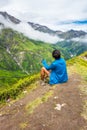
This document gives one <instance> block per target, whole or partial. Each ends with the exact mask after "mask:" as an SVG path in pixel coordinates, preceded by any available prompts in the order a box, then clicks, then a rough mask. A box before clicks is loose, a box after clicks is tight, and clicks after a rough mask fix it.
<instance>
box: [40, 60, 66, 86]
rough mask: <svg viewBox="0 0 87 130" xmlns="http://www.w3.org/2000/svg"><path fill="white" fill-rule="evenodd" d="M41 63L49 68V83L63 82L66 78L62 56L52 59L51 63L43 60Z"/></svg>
mask: <svg viewBox="0 0 87 130" xmlns="http://www.w3.org/2000/svg"><path fill="white" fill-rule="evenodd" d="M42 64H43V66H44V67H45V68H46V69H47V70H51V72H50V80H49V84H51V85H52V84H58V83H64V82H66V81H67V80H68V75H67V68H66V62H65V60H64V59H63V58H60V59H57V60H54V61H53V62H52V63H51V65H48V64H47V63H46V61H45V60H43V61H42Z"/></svg>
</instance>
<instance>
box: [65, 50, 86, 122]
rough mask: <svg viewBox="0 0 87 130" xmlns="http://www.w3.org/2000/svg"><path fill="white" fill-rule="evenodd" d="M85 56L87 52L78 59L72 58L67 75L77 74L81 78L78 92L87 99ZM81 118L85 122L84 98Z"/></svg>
mask: <svg viewBox="0 0 87 130" xmlns="http://www.w3.org/2000/svg"><path fill="white" fill-rule="evenodd" d="M85 56H87V52H85V53H84V54H82V55H81V56H79V57H78V58H77V57H76V58H73V59H71V60H69V62H68V63H67V64H68V72H69V74H72V73H78V74H79V75H80V76H81V84H80V86H79V89H80V92H81V94H82V95H84V96H85V97H87V60H86V59H87V57H86V59H84V57H85ZM81 116H83V117H84V118H85V119H86V120H87V100H86V98H85V99H84V101H83V112H82V113H81Z"/></svg>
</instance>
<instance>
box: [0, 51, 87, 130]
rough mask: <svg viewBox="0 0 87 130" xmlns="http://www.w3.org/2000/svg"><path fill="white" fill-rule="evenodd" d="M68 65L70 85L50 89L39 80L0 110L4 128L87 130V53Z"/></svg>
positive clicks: (2, 127) (55, 86)
mask: <svg viewBox="0 0 87 130" xmlns="http://www.w3.org/2000/svg"><path fill="white" fill-rule="evenodd" d="M78 61H79V62H78ZM67 65H68V66H67V67H68V74H69V81H68V82H67V83H64V84H58V85H54V86H51V87H50V86H49V85H48V84H45V86H42V84H41V83H40V80H38V81H36V82H35V83H32V84H31V85H29V86H28V88H27V89H25V90H24V91H23V93H22V95H21V96H22V97H19V98H17V100H15V101H14V102H13V100H11V99H10V98H9V99H8V100H7V104H6V105H5V106H3V107H1V108H0V126H1V129H3V130H9V129H17V130H19V129H32V130H38V129H47V130H48V129H49V130H56V129H59V130H70V129H73V130H80V129H84V130H86V126H87V100H86V99H87V73H86V72H87V52H85V53H84V54H82V55H80V56H79V57H75V58H72V59H71V60H69V61H67ZM31 88H33V89H31ZM7 117H9V120H8V118H7ZM66 119H67V120H66ZM9 122H10V123H9Z"/></svg>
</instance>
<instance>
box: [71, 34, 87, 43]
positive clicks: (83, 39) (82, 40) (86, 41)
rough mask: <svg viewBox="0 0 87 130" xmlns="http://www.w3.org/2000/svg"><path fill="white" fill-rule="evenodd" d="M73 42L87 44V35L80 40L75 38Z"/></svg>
mask: <svg viewBox="0 0 87 130" xmlns="http://www.w3.org/2000/svg"><path fill="white" fill-rule="evenodd" d="M72 41H76V42H82V43H85V44H87V35H86V36H84V37H80V38H73V39H72Z"/></svg>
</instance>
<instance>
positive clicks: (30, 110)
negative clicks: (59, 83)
mask: <svg viewBox="0 0 87 130" xmlns="http://www.w3.org/2000/svg"><path fill="white" fill-rule="evenodd" d="M52 95H53V91H52V90H50V91H49V92H47V93H45V94H44V96H42V97H39V98H37V99H35V100H34V101H32V102H31V103H29V104H27V105H26V107H25V109H26V111H27V112H28V114H32V113H33V111H34V110H35V108H37V107H38V106H39V105H40V104H42V103H44V102H47V101H48V99H49V97H51V96H52Z"/></svg>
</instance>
